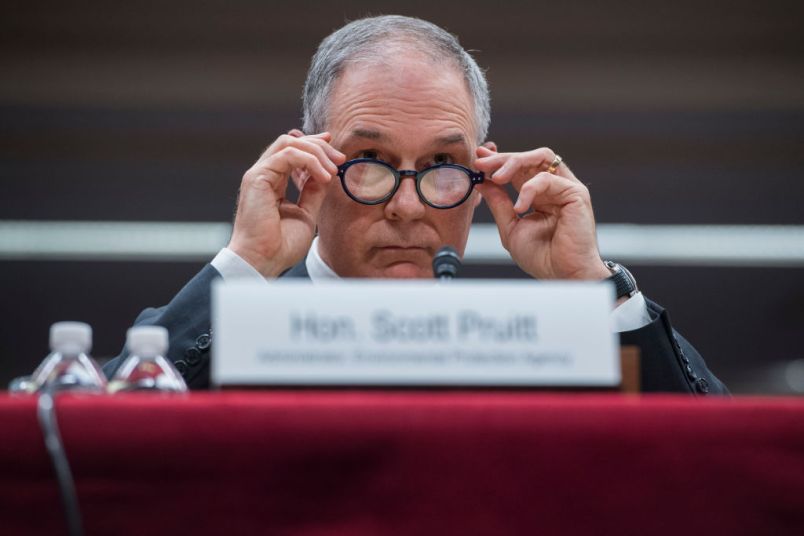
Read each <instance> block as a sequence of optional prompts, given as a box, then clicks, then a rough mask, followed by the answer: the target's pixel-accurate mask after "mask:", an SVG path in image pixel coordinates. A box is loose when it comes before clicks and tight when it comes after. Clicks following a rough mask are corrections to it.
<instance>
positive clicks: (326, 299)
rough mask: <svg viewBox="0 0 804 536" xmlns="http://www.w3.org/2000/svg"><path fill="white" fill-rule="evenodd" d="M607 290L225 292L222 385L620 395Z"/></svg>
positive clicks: (427, 287)
mask: <svg viewBox="0 0 804 536" xmlns="http://www.w3.org/2000/svg"><path fill="white" fill-rule="evenodd" d="M613 300H614V291H613V289H612V288H611V287H610V285H607V284H602V283H580V282H555V283H542V282H533V281H492V282H490V281H487V280H486V281H480V280H477V281H451V282H447V283H438V282H435V281H426V282H422V281H417V282H407V281H359V280H350V281H335V282H331V283H330V282H328V283H316V284H313V283H311V282H309V281H297V280H279V281H274V282H269V283H267V284H266V283H263V282H256V283H255V282H237V281H233V282H222V281H220V282H217V283H216V284H215V285H214V288H213V296H212V303H213V308H212V310H213V320H212V326H213V333H214V337H213V342H212V368H211V376H212V382H213V384H216V385H275V386H278V385H400V386H409V385H430V386H433V385H443V386H460V385H467V386H469V385H476V386H615V385H618V384H619V382H620V367H619V359H618V357H617V355H618V354H617V342H618V341H617V336H616V334H613V333H611V331H610V329H609V314H610V312H611V309H612V304H613Z"/></svg>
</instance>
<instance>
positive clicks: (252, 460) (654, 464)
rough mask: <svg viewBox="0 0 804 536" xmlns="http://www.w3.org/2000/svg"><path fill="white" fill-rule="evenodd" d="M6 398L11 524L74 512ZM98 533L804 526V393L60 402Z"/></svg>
mask: <svg viewBox="0 0 804 536" xmlns="http://www.w3.org/2000/svg"><path fill="white" fill-rule="evenodd" d="M35 406H36V404H35V399H34V398H12V397H8V396H2V397H0V423H2V428H0V430H2V440H0V482H2V485H0V533H2V534H60V533H65V532H66V529H65V523H64V516H63V510H62V506H61V502H60V499H59V495H58V488H57V486H56V482H55V480H54V473H53V470H52V467H51V464H50V461H49V458H48V456H47V453H46V451H45V448H44V444H43V440H42V434H41V431H40V429H39V425H38V422H37V419H36V407H35ZM57 413H58V417H59V425H60V427H61V431H62V435H63V438H64V442H65V445H66V450H67V454H68V456H69V459H70V462H71V466H72V470H73V474H74V477H75V481H76V486H77V489H78V497H79V501H80V505H81V510H82V515H83V522H84V527H85V530H86V533H87V534H179V533H181V534H222V533H227V534H303V535H320V534H433V533H438V534H461V535H463V534H640V535H642V534H703V533H708V534H785V533H790V534H804V402H803V401H801V400H796V399H758V398H747V399H714V398H709V399H693V398H689V397H669V396H663V397H659V396H641V397H637V396H623V395H612V394H605V395H604V394H596V395H578V394H558V395H555V394H533V393H523V392H518V393H510V392H507V393H501V392H486V393H462V392H395V393H388V392H379V391H377V392H320V391H296V392H286V391H274V392H226V393H203V394H192V395H189V396H185V397H162V396H159V395H157V396H151V395H145V394H131V395H124V396H116V397H105V396H103V397H101V396H98V397H95V396H75V395H59V398H58V402H57Z"/></svg>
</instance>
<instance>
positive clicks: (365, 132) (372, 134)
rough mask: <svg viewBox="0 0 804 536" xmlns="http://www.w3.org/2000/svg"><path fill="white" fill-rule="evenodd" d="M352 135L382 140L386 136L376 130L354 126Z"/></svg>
mask: <svg viewBox="0 0 804 536" xmlns="http://www.w3.org/2000/svg"><path fill="white" fill-rule="evenodd" d="M352 136H353V137H356V138H366V139H369V140H377V141H382V140H384V139H385V138H386V136H385V134H383V133H382V132H380V131H378V130H369V129H366V128H356V129H354V130H353V131H352Z"/></svg>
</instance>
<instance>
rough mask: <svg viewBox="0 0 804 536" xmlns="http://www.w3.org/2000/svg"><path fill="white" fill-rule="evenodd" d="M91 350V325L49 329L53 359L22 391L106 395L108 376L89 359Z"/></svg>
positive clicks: (68, 324) (58, 324) (60, 324)
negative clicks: (56, 391) (75, 392)
mask: <svg viewBox="0 0 804 536" xmlns="http://www.w3.org/2000/svg"><path fill="white" fill-rule="evenodd" d="M91 348H92V328H91V327H90V326H89V324H85V323H83V322H56V323H55V324H53V325H52V326H50V351H51V353H50V355H48V356H47V357H46V358H45V360H44V361H42V363H41V364H40V365H39V367H37V369H36V370H35V371H34V373H33V374H32V375H31V377H30V379H29V380H27V381H26V382H24V383H23V384H21V385H20V386H19V388H24V389H25V390H26V391H27V392H32V393H34V392H39V391H43V390H45V389H52V390H80V391H89V392H97V393H102V392H104V391H105V390H106V376H104V375H103V371H102V370H101V368H100V367H99V366H98V364H97V363H96V362H95V360H94V359H92V358H91V357H89V351H90V349H91Z"/></svg>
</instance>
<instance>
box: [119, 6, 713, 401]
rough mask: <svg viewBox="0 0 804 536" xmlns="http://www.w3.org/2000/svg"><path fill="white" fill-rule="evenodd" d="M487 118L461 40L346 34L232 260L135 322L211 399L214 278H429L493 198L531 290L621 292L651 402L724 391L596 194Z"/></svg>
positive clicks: (270, 159)
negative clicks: (598, 285)
mask: <svg viewBox="0 0 804 536" xmlns="http://www.w3.org/2000/svg"><path fill="white" fill-rule="evenodd" d="M489 119H490V109H489V93H488V88H487V85H486V81H485V77H484V75H483V72H482V71H481V70H480V69H479V68H478V66H477V64H476V63H475V61H474V59H473V58H472V57H471V56H470V55H469V54H468V53H467V52H466V51H464V50H463V48H461V46H460V44H459V43H458V41H457V39H455V38H454V37H453V36H452V35H450V34H448V33H447V32H445V31H444V30H442V29H441V28H439V27H437V26H435V25H433V24H431V23H428V22H425V21H422V20H419V19H413V18H408V17H399V16H385V17H374V18H367V19H362V20H358V21H354V22H352V23H350V24H347V25H346V26H344V27H343V28H341V29H340V30H338V31H336V32H334V33H333V34H332V35H330V36H329V37H327V38H326V39H325V40H324V41H323V42H322V43H321V45H320V47H319V49H318V51H317V52H316V54H315V56H314V57H313V60H312V64H311V67H310V71H309V73H308V76H307V81H306V84H305V89H304V125H303V128H304V132H302V131H300V130H295V129H294V130H292V131H291V132H290V133H288V134H286V135H283V136H280V137H279V138H278V139H277V140H276V141H274V142H273V143H272V144H271V145H270V146H269V147H268V149H267V150H266V151H265V152H264V153H263V155H262V156H261V157H260V159H259V160H258V161H257V162H256V163H255V164H254V165H253V166H252V167H251V169H249V170H248V171H247V172H246V173H245V175H244V177H243V180H242V184H241V188H240V195H239V200H238V208H237V214H236V217H235V223H234V230H233V233H232V238H231V241H230V242H229V245H228V247H227V248H224V249H223V250H222V251H221V252H220V253H219V254H218V255H217V256H216V257H215V259H213V261H212V263H211V265H208V266H207V267H205V268H204V269H203V270H202V271H201V272H200V273H199V274H198V275H197V276H196V277H195V278H194V279H193V280H192V281H190V283H188V285H187V286H186V287H185V288H184V289H182V291H181V292H179V294H178V295H177V296H176V297H175V298H174V299H173V301H171V303H170V304H168V305H167V306H165V307H162V308H160V309H148V310H146V311H144V312H143V313H142V314H141V315H140V316H139V318H138V319H137V321H136V323H137V324H159V325H163V326H165V327H167V328H168V330H169V331H170V334H171V345H170V354H169V357H170V359H171V360H172V361H173V362H174V363H175V364H176V365H177V367H178V368H179V369H180V371H181V372H182V374H183V375H184V376H185V378H186V379H187V380H188V383H189V384H190V385H191V387H198V388H203V387H206V386H207V385H208V383H209V372H208V370H209V367H208V349H209V345H210V311H209V287H210V283H211V281H212V280H213V279H214V278H216V277H220V276H222V277H224V278H225V279H233V278H237V277H251V278H254V279H261V278H275V277H281V276H282V275H283V274H284V275H285V276H289V277H309V278H311V279H313V280H314V281H315V280H320V279H325V278H335V277H384V278H416V277H417V278H428V277H432V276H433V274H432V268H431V261H432V258H433V255H434V254H435V252H436V250H437V249H438V248H440V247H441V246H443V245H451V246H453V247H454V248H455V249H456V250H457V251H458V252H459V254H461V255H463V251H464V248H465V246H466V241H467V238H468V234H469V229H470V225H471V222H472V215H473V213H474V210H475V208H476V207H477V205H478V204H479V203H480V202H481V199H482V200H484V201H485V202H486V204H487V205H488V206H489V208H490V209H491V212H492V214H493V216H494V219H495V222H496V223H497V227H498V229H499V232H500V239H501V241H502V244H503V246H504V247H505V248H506V250H508V251H509V252H510V254H511V257H512V258H513V260H514V261H515V262H516V263H517V264H518V265H519V267H520V268H522V269H523V270H524V271H525V272H527V273H528V274H530V275H531V276H532V277H534V278H537V279H576V280H602V279H607V278H614V279H616V280H617V281H618V290H619V292H618V297H619V300H618V304H617V308H616V309H615V310H614V311H613V312H612V325H613V326H614V327H615V329H617V330H618V331H620V332H622V335H621V340H622V341H623V343H624V344H636V345H638V346H640V348H641V350H642V385H643V388H644V389H645V390H649V391H682V392H693V393H701V394H705V393H707V392H726V389H725V387H724V386H723V384H722V383H720V382H719V381H718V380H717V379H716V378H715V377H714V376H713V375H712V374H711V373H710V372H709V370H708V369H707V368H706V365H705V363H704V362H703V359H702V358H701V357H700V356H699V355H698V353H697V352H696V351H695V350H694V349H693V348H692V347H691V346H690V345H689V344H688V343H687V342H686V341H685V340H684V339H682V338H681V337H680V336H678V335H677V334H676V333H675V332H674V331H673V330H672V328H671V326H670V322H669V319H668V317H667V314H666V313H665V312H664V311H663V310H662V309H661V308H660V307H659V306H658V305H656V304H653V303H650V302H647V301H646V300H645V299H644V298H643V296H642V294H641V293H639V292H638V291H637V290H636V286H635V283H634V281H633V279H632V278H631V277H630V274H629V273H628V272H627V270H624V269H622V268H621V267H619V265H616V264H614V263H608V264H607V263H606V262H604V261H603V260H602V259H601V258H600V254H599V252H598V247H597V240H596V234H595V220H594V215H593V212H592V203H591V200H590V195H589V191H588V189H587V188H586V186H585V185H584V184H583V183H582V182H580V181H579V180H578V179H577V178H576V177H575V175H573V173H572V171H571V170H570V169H569V167H568V166H567V165H566V163H564V162H563V161H562V159H561V158H560V157H559V156H558V155H557V154H556V153H555V152H554V151H553V150H551V149H549V148H540V149H535V150H532V151H528V152H522V153H505V152H499V151H498V150H497V147H496V145H495V144H494V143H493V142H491V141H486V134H487V131H488V126H489ZM336 177H337V178H336ZM481 177H483V179H482V180H481ZM289 178H292V179H293V180H294V181H295V183H296V185H297V186H298V188H299V190H300V195H299V199H298V202H295V203H294V202H292V201H289V200H288V199H286V198H285V193H286V190H287V187H288V180H289ZM506 184H511V185H513V187H514V188H515V189H516V191H517V192H518V198H517V199H516V201H515V202H513V201H512V200H511V199H510V198H509V196H508V194H507V193H506V191H505V189H504V186H505V185H506ZM316 230H317V231H318V236H317V237H316ZM121 359H122V356H121V357H118V358H117V359H115V360H113V361H112V362H110V363H109V364H108V365H107V366H106V372H107V373H112V372H113V371H114V370H115V369H116V368H117V366H119V364H120V361H121Z"/></svg>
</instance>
